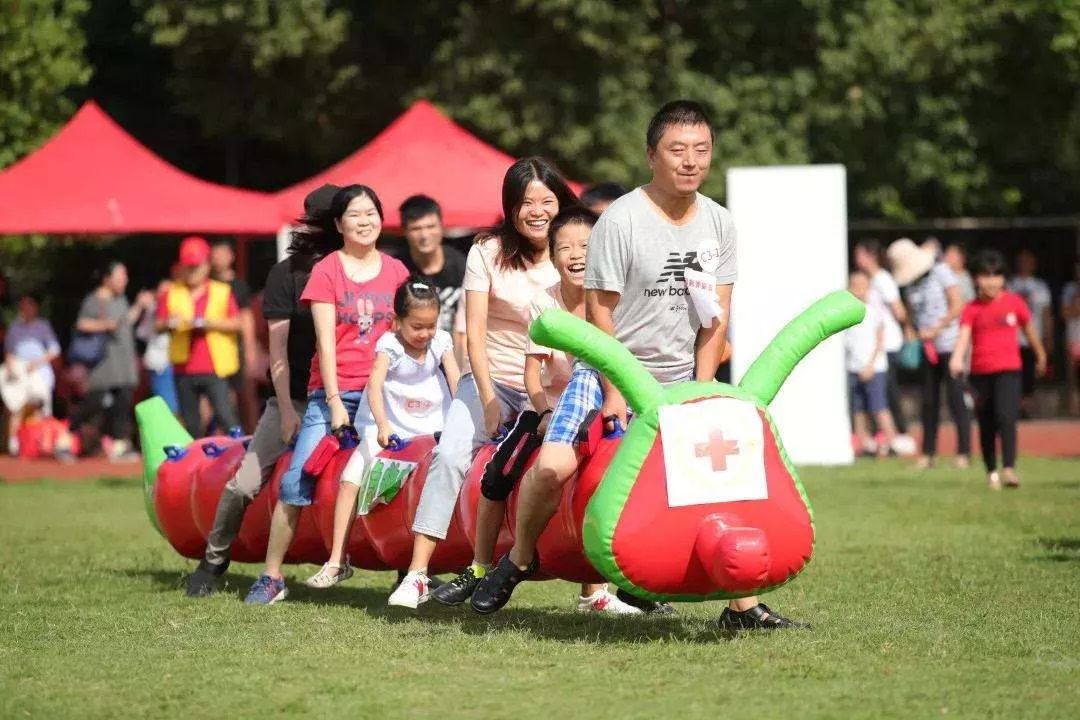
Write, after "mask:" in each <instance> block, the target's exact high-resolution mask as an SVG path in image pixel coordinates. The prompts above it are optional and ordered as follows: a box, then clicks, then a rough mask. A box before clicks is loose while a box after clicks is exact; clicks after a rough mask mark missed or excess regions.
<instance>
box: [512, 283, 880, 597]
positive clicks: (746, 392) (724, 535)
mask: <svg viewBox="0 0 1080 720" xmlns="http://www.w3.org/2000/svg"><path fill="white" fill-rule="evenodd" d="M864 313H865V306H864V305H863V304H862V303H861V302H859V301H858V300H857V299H856V298H855V297H854V296H852V295H851V294H850V293H847V292H845V291H840V292H836V293H832V294H830V295H828V296H826V297H825V298H823V299H821V300H819V301H818V302H817V303H815V304H814V305H813V306H812V307H810V308H809V309H808V310H806V311H805V312H803V313H802V314H801V315H799V316H798V317H797V318H796V319H794V320H793V321H792V322H791V323H789V324H788V325H787V326H785V327H784V328H783V329H782V330H781V331H780V333H779V334H778V335H777V336H776V338H775V339H774V340H773V341H772V343H770V345H769V346H768V347H767V348H766V350H765V351H764V352H763V353H762V355H761V356H760V357H759V358H758V360H757V361H756V362H755V363H754V364H753V365H752V366H751V368H750V369H749V370H748V371H747V373H746V377H745V378H744V379H743V382H742V383H741V384H740V386H738V387H735V386H731V385H727V384H724V383H717V382H707V383H702V382H686V383H680V384H678V385H674V386H669V387H666V388H665V387H662V386H661V385H660V384H659V383H658V382H657V381H656V380H655V379H654V378H653V377H652V376H651V375H650V374H649V373H648V372H647V371H646V370H645V369H644V367H642V366H641V364H640V363H639V362H638V361H637V360H636V359H635V358H634V357H633V356H632V355H631V354H630V353H629V351H627V349H626V348H625V347H623V346H622V345H621V344H620V343H619V342H618V341H616V340H615V339H614V338H612V337H610V336H608V335H606V334H604V333H602V332H600V331H599V330H598V329H596V328H595V327H594V326H592V325H589V324H588V323H585V322H584V321H582V320H580V319H578V318H576V317H574V316H573V315H570V314H569V313H566V312H564V311H558V310H549V311H546V312H545V313H544V314H543V315H541V316H540V318H538V319H537V321H536V322H534V323H533V325H532V327H531V328H530V335H531V336H532V338H533V339H534V340H535V341H536V342H538V343H540V344H542V345H545V346H548V347H554V348H557V349H560V350H564V351H566V352H568V353H571V354H573V355H574V356H576V357H578V358H580V359H582V360H583V361H585V362H587V363H589V364H590V365H592V366H593V367H595V368H597V369H598V370H599V371H600V372H602V373H603V374H604V375H605V376H606V377H607V378H608V379H609V380H610V381H611V382H612V384H614V385H615V387H616V388H618V389H619V391H620V392H621V393H622V394H623V395H624V396H625V398H626V401H627V404H628V406H629V407H630V408H631V409H632V410H633V412H634V419H633V421H632V422H631V423H630V427H629V429H628V430H627V432H626V435H625V437H624V438H623V439H622V442H621V443H620V445H619V448H618V450H617V452H616V453H615V455H614V457H613V458H612V460H611V462H610V464H609V465H608V466H607V468H606V470H605V472H604V476H603V479H602V480H601V482H600V484H599V486H598V487H597V489H596V492H595V493H593V495H592V497H591V499H590V500H589V502H588V505H587V507H586V510H585V517H584V525H583V531H582V532H583V539H584V547H585V553H586V555H587V556H588V559H589V561H590V562H591V564H592V565H593V567H595V568H596V569H597V570H599V572H600V574H601V575H602V576H604V577H605V578H607V579H608V580H610V581H612V582H614V583H615V584H616V585H618V586H619V587H621V588H623V589H624V590H627V591H629V592H631V593H633V594H635V595H638V596H640V597H647V598H651V599H655V600H681V601H700V600H713V599H729V598H737V597H745V596H748V595H754V594H757V593H761V592H765V591H768V590H771V589H774V588H776V587H778V586H780V585H782V584H784V583H785V582H787V581H789V580H790V579H792V578H793V577H795V575H797V574H798V573H799V572H800V571H801V570H802V569H803V568H804V567H805V566H806V564H807V562H809V560H810V557H811V555H812V553H813V545H814V526H813V515H812V512H811V509H810V503H809V500H808V498H807V497H806V493H805V491H804V489H803V487H802V484H801V483H800V482H799V478H798V475H797V474H796V471H795V468H794V467H793V466H792V464H791V462H790V460H789V459H788V457H787V455H786V454H785V452H784V447H783V444H782V442H781V440H780V437H779V435H778V434H777V431H776V426H775V424H774V423H773V420H772V417H771V416H770V415H769V411H768V407H767V406H768V403H769V402H770V401H771V400H772V399H773V397H775V395H776V393H777V392H778V391H779V389H780V387H781V386H782V385H783V383H784V380H785V379H786V378H787V377H788V375H789V374H790V373H791V371H792V370H793V369H794V367H795V365H797V364H798V362H799V361H800V360H801V359H802V358H803V357H805V356H806V354H807V353H809V352H810V351H811V350H813V348H814V347H816V346H817V345H818V344H819V343H820V342H822V341H823V340H825V339H826V338H828V337H829V336H831V335H833V334H835V333H837V332H839V331H841V330H844V329H845V328H848V327H851V326H852V325H855V324H857V323H859V322H861V320H862V318H863V315H864ZM540 557H541V566H543V563H544V561H545V559H544V556H543V554H542V553H541V556H540Z"/></svg>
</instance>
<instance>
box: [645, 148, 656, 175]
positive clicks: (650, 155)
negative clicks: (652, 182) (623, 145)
mask: <svg viewBox="0 0 1080 720" xmlns="http://www.w3.org/2000/svg"><path fill="white" fill-rule="evenodd" d="M645 160H646V161H647V162H648V163H649V169H650V170H653V171H655V170H656V167H654V164H655V162H656V150H655V149H654V148H651V147H648V146H645Z"/></svg>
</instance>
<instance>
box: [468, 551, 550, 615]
mask: <svg viewBox="0 0 1080 720" xmlns="http://www.w3.org/2000/svg"><path fill="white" fill-rule="evenodd" d="M539 567H540V556H539V555H534V556H533V559H532V562H531V563H529V567H527V568H525V569H524V570H522V569H521V568H519V567H518V566H517V565H515V564H514V563H512V562H510V556H509V555H503V556H502V557H501V558H499V562H498V563H497V564H496V565H495V568H494V569H493V570H491V571H490V572H488V574H487V575H485V576H484V579H483V580H481V581H480V584H479V585H477V586H476V589H475V590H473V594H472V600H471V601H470V604H471V605H472V609H473V610H475V611H476V612H478V613H480V614H481V615H487V614H489V613H493V612H495V611H496V610H499V609H501V608H502V606H503V605H505V604H506V603H508V602H510V595H511V594H512V593H513V592H514V588H515V587H517V584H518V583H519V582H521V581H522V580H527V579H529V578H530V577H532V576H533V574H534V573H535V572H536V571H537V569H539Z"/></svg>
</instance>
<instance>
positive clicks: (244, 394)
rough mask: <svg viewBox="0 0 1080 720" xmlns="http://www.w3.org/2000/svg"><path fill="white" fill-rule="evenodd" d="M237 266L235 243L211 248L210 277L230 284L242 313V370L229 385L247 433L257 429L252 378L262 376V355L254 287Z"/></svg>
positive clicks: (224, 241)
mask: <svg viewBox="0 0 1080 720" xmlns="http://www.w3.org/2000/svg"><path fill="white" fill-rule="evenodd" d="M235 263H236V252H235V251H234V250H233V246H232V243H230V242H229V241H228V240H215V241H214V243H213V244H212V245H211V246H210V277H211V278H213V279H214V280H217V281H219V282H223V283H228V285H229V287H230V288H231V289H232V293H233V297H234V298H235V299H236V306H237V307H238V308H239V310H240V369H239V370H237V371H236V373H234V374H233V375H232V376H231V377H229V378H228V381H229V385H230V386H231V387H232V389H233V391H234V392H235V393H236V397H237V400H238V401H239V405H240V418H241V421H242V423H241V424H242V425H243V427H244V430H245V431H247V432H251V431H253V430H254V428H255V420H256V419H257V416H258V410H257V409H256V407H255V405H256V402H255V383H254V381H253V380H252V378H250V377H249V374H250V373H251V372H258V369H259V367H260V364H259V354H258V353H259V351H258V344H257V342H256V339H255V315H254V313H253V312H252V310H251V287H250V286H249V285H248V284H247V281H246V280H244V279H243V278H241V277H240V276H238V275H237V274H236V268H235V267H234V266H235ZM218 419H219V420H220V418H218Z"/></svg>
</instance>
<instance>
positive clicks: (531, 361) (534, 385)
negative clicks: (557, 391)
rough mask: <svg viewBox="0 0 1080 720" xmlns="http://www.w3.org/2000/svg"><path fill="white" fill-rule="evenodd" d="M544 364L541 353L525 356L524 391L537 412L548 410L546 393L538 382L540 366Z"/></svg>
mask: <svg viewBox="0 0 1080 720" xmlns="http://www.w3.org/2000/svg"><path fill="white" fill-rule="evenodd" d="M543 364H544V356H543V355H526V356H525V392H526V393H528V395H529V401H530V402H531V403H532V406H533V409H534V410H536V412H538V413H542V412H544V411H545V410H550V409H551V408H550V407H549V406H548V401H547V393H546V392H544V386H543V384H542V383H541V382H540V368H541V367H542V366H543Z"/></svg>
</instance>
